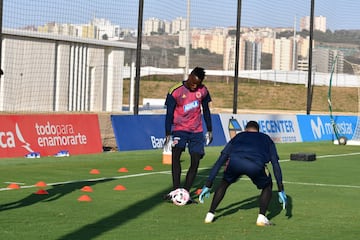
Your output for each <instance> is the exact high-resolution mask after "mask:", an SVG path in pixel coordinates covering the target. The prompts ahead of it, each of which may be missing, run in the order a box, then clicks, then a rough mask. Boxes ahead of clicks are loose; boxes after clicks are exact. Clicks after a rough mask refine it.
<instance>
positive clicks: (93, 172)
mask: <svg viewBox="0 0 360 240" xmlns="http://www.w3.org/2000/svg"><path fill="white" fill-rule="evenodd" d="M90 173H91V174H100V171H99V170H97V169H92V170H91V171H90Z"/></svg>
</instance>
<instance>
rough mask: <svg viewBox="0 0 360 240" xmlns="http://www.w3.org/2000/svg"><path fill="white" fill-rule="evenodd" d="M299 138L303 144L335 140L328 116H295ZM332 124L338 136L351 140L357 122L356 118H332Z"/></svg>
mask: <svg viewBox="0 0 360 240" xmlns="http://www.w3.org/2000/svg"><path fill="white" fill-rule="evenodd" d="M297 119H298V123H299V126H301V127H300V132H301V137H302V139H303V141H304V142H312V141H325V140H331V141H333V140H336V136H335V132H334V128H333V124H332V123H331V118H330V116H326V115H297ZM334 122H335V125H336V127H337V129H338V133H339V135H340V136H345V137H346V138H347V139H351V138H352V136H353V134H354V131H355V128H356V122H357V116H334Z"/></svg>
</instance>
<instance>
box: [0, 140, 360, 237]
mask: <svg viewBox="0 0 360 240" xmlns="http://www.w3.org/2000/svg"><path fill="white" fill-rule="evenodd" d="M277 147H278V152H279V155H280V158H281V166H282V170H283V175H284V184H285V190H286V193H287V195H288V198H289V207H288V209H287V210H282V209H281V206H280V204H279V203H278V201H277V194H276V190H277V189H276V184H275V185H274V186H275V188H274V194H273V199H272V202H271V204H270V208H269V211H268V214H267V215H268V217H269V218H270V220H271V221H272V222H273V223H275V226H271V227H258V226H256V225H255V221H256V217H257V213H258V195H259V190H257V189H256V187H255V186H254V185H253V184H252V183H251V181H249V179H247V178H246V177H244V178H242V179H241V180H240V181H239V182H237V183H235V184H233V185H232V186H231V187H230V188H229V190H228V192H227V194H226V195H225V198H224V200H223V201H222V203H221V204H220V206H219V208H218V210H217V212H216V220H215V222H213V223H211V224H205V223H204V217H205V214H206V213H207V211H208V208H209V206H210V202H211V198H212V196H213V194H212V195H211V197H210V198H209V199H206V200H205V203H204V204H192V205H186V206H182V207H179V206H175V205H174V204H171V203H169V202H165V201H163V200H162V196H163V194H165V193H167V192H168V191H169V190H170V187H171V174H170V165H164V164H162V151H161V150H160V149H159V150H149V151H130V152H115V153H102V154H95V155H80V156H70V157H65V158H55V157H42V158H40V159H25V158H13V159H0V189H1V190H0V223H1V224H0V236H1V239H6V240H20V239H26V240H32V239H34V240H35V239H36V240H39V239H46V240H52V239H66V240H81V239H84V240H85V239H86V240H89V239H101V240H114V239H156V240H160V239H197V240H202V239H217V240H220V239H226V240H229V239H250V240H251V239H292V240H295V239H300V240H301V239H306V240H309V239H311V240H314V239H324V240H325V239H326V240H328V239H357V238H358V236H359V234H360V224H359V223H360V217H359V199H360V174H359V169H360V167H359V166H360V159H359V158H360V147H358V146H338V145H333V144H332V143H329V142H317V143H287V144H277ZM221 149H222V148H221V147H207V148H206V156H205V158H204V159H203V160H202V161H201V164H200V169H199V173H198V176H197V178H196V180H195V184H194V188H193V191H195V190H196V189H197V188H201V187H202V185H203V183H204V182H205V180H206V178H207V175H208V171H209V168H210V167H211V166H212V165H213V163H214V161H215V160H216V159H217V157H218V155H219V151H220V150H221ZM296 152H314V153H316V156H317V159H316V161H312V162H302V161H291V160H289V157H290V154H291V153H296ZM182 160H183V162H182V167H183V170H187V168H188V165H189V157H188V153H187V152H185V153H184V154H183V156H182ZM146 166H151V167H152V170H144V168H145V167H146ZM120 168H126V169H127V170H128V172H119V171H118V170H119V169H120ZM92 169H97V170H99V174H91V173H90V171H91V170H92ZM184 173H185V171H184ZM218 176H219V177H221V173H219V175H218ZM184 177H185V176H183V177H182V179H184ZM40 181H44V182H45V183H47V186H46V187H43V189H44V190H46V191H47V193H48V194H36V193H37V191H38V190H39V189H40V188H39V187H37V186H35V185H36V183H38V182H40ZM10 183H16V184H18V186H20V189H11V190H9V189H8V186H9V184H10ZM118 185H122V186H124V187H125V188H126V190H124V191H117V190H114V188H115V187H116V186H118ZM215 185H216V183H215ZM84 186H90V187H91V189H92V190H93V191H92V192H84V191H82V189H83V187H84ZM83 195H87V196H89V197H90V198H91V201H89V202H79V201H78V198H79V197H81V196H83Z"/></svg>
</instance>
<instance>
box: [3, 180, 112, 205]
mask: <svg viewBox="0 0 360 240" xmlns="http://www.w3.org/2000/svg"><path fill="white" fill-rule="evenodd" d="M112 180H114V179H100V180H95V181H79V182H70V183H60V184H56V185H51V187H52V188H49V189H46V191H47V192H48V194H36V193H32V194H30V195H29V196H27V197H25V198H23V199H20V200H18V201H15V202H10V203H6V204H2V205H0V211H5V210H11V209H14V208H22V207H27V206H31V205H34V204H37V203H39V202H50V201H54V200H57V199H59V198H61V197H63V196H65V195H67V194H69V193H71V192H74V191H78V190H80V189H81V188H83V187H84V186H93V185H95V184H98V183H104V182H108V181H112ZM13 191H14V190H13ZM15 191H16V190H15Z"/></svg>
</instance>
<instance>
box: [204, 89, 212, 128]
mask: <svg viewBox="0 0 360 240" xmlns="http://www.w3.org/2000/svg"><path fill="white" fill-rule="evenodd" d="M210 102H211V97H210V93H209V92H208V93H207V94H206V96H205V97H204V99H203V100H202V101H201V105H202V110H203V115H204V120H205V124H206V128H207V131H208V132H212V122H211V112H210V106H209V103H210Z"/></svg>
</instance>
